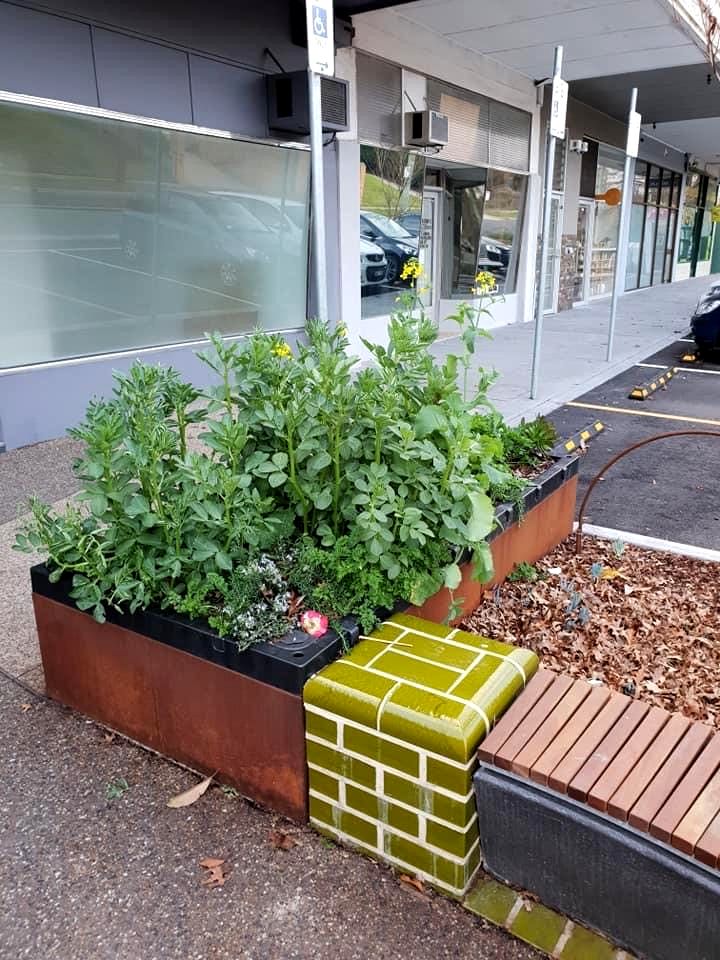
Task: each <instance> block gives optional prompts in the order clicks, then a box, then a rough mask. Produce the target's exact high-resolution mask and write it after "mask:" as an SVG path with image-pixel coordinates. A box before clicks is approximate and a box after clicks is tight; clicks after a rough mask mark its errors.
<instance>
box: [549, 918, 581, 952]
mask: <svg viewBox="0 0 720 960" xmlns="http://www.w3.org/2000/svg"><path fill="white" fill-rule="evenodd" d="M574 929H575V924H574V923H573V922H572V920H568V922H567V923H566V924H565V929H564V930H563V932H562V933H561V934H560V937H559V938H558V942H557V943H556V944H555V949H554V950H553V952H552V953H551V954H550V956H551V957H559V956H560V955H561V954H562V952H563V950H564V949H565V944H566V943H567V942H568V940H569V939H570V937H571V936H572V932H573V930H574Z"/></svg>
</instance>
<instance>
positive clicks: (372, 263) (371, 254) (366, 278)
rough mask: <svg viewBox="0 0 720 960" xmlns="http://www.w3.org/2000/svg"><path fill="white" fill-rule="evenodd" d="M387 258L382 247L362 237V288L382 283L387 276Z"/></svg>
mask: <svg viewBox="0 0 720 960" xmlns="http://www.w3.org/2000/svg"><path fill="white" fill-rule="evenodd" d="M387 267H388V263H387V257H386V256H385V251H384V250H383V249H382V247H379V246H378V245H377V244H376V243H372V242H371V241H370V240H366V239H365V238H364V237H360V286H361V287H371V286H374V285H375V284H377V283H382V282H383V280H384V279H385V277H386V276H387Z"/></svg>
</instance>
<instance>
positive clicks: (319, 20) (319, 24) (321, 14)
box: [312, 4, 327, 37]
mask: <svg viewBox="0 0 720 960" xmlns="http://www.w3.org/2000/svg"><path fill="white" fill-rule="evenodd" d="M312 21H313V33H314V34H315V36H316V37H326V36H327V10H325V9H323V7H318V6H317V4H313V9H312Z"/></svg>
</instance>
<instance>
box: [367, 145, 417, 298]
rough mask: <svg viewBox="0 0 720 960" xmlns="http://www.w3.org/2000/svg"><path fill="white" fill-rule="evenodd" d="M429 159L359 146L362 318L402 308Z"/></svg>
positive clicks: (415, 244)
mask: <svg viewBox="0 0 720 960" xmlns="http://www.w3.org/2000/svg"><path fill="white" fill-rule="evenodd" d="M424 182H425V158H424V157H422V156H420V154H418V153H413V152H411V151H409V150H385V149H383V148H382V147H368V146H361V147H360V196H361V200H360V208H361V209H360V287H361V294H362V300H361V315H362V316H363V317H383V316H387V315H389V314H390V313H392V311H393V310H394V309H395V308H396V306H397V296H398V292H399V291H400V290H401V289H402V288H403V287H404V286H405V285H406V283H407V282H406V281H404V280H401V278H400V275H401V274H402V271H403V268H404V266H405V264H406V263H407V262H408V260H412V259H414V258H416V257H417V256H418V252H419V250H418V236H419V234H420V228H421V223H422V194H423V186H424Z"/></svg>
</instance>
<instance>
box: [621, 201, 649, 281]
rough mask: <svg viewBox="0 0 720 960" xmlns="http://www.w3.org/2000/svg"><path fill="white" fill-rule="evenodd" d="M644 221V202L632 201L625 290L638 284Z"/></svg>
mask: <svg viewBox="0 0 720 960" xmlns="http://www.w3.org/2000/svg"><path fill="white" fill-rule="evenodd" d="M644 221H645V206H644V204H642V203H634V204H633V205H632V211H631V213H630V233H629V236H628V249H627V263H626V267H625V289H626V290H635V289H636V288H637V285H638V273H639V270H640V250H641V248H642V237H643V223H644Z"/></svg>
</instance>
